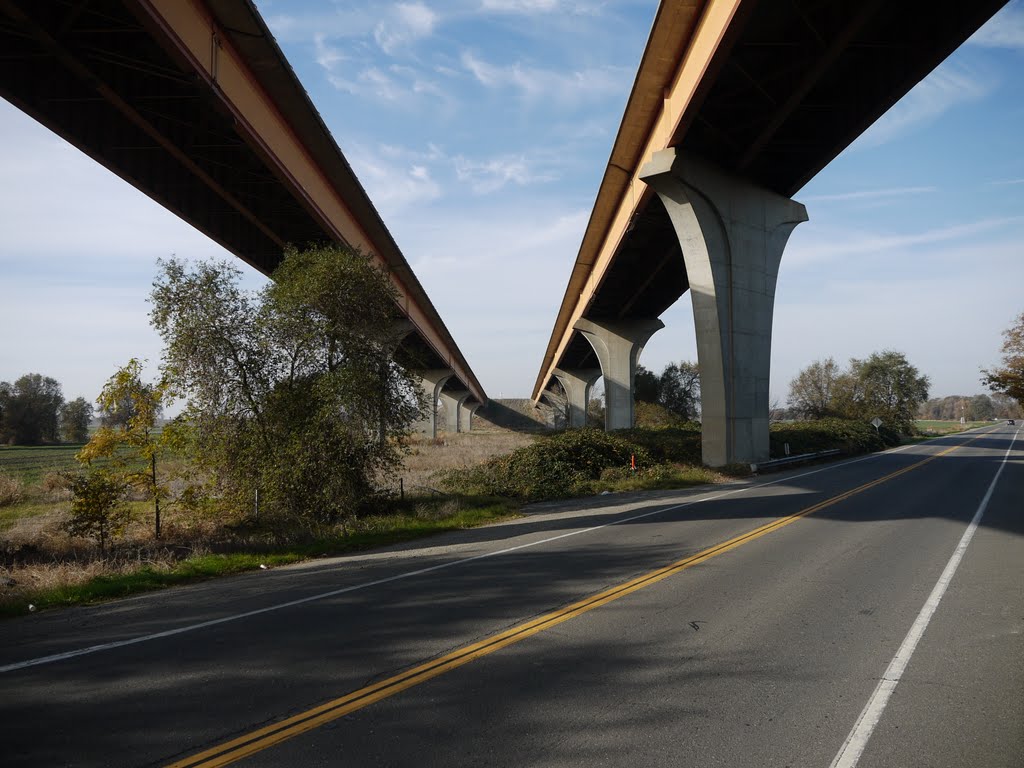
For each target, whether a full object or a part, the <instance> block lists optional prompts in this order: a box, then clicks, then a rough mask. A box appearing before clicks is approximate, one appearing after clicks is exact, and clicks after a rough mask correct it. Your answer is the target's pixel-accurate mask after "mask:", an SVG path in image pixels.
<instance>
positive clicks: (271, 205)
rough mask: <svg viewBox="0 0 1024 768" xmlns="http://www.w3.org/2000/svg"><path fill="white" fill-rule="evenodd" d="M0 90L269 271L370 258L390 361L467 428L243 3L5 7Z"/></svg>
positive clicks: (444, 375)
mask: <svg viewBox="0 0 1024 768" xmlns="http://www.w3.org/2000/svg"><path fill="white" fill-rule="evenodd" d="M0 59H2V61H3V65H2V66H0V95H2V96H3V97H4V98H6V99H7V100H8V101H10V102H12V103H13V104H15V105H16V106H17V107H19V108H20V109H22V110H23V111H24V112H26V113H28V114H29V115H31V116H32V117H34V118H35V119H36V120H38V121H39V122H40V123H42V124H43V125H45V126H47V127H48V128H50V129H51V130H52V131H54V132H55V133H57V134H59V135H60V136H62V137H63V138H64V139H66V140H67V141H69V142H70V143H71V144H73V145H75V146H76V147H78V148H79V149H81V150H82V151H83V152H85V153H86V154H88V155H89V156H91V157H92V158H93V159H95V160H96V161H97V162H99V163H101V164H102V165H104V166H105V167H107V168H108V169H110V170H111V171H113V172H114V173H116V174H117V175H118V176H120V177H121V178H123V179H125V180H126V181H128V182H129V183H131V184H132V185H134V186H135V187H136V188H138V189H139V190H141V191H142V192H144V193H145V194H146V195H148V196H149V197H151V198H153V199H154V200H156V201H157V202H159V203H160V204H161V205H163V206H164V207H166V208H168V209H169V210H171V211H172V212H174V213H175V214H177V215H178V216H180V217H181V218H182V219H184V220H185V221H187V222H188V223H190V224H191V225H193V226H194V227H196V228H197V229H199V230H200V231H202V232H203V233H205V234H206V235H208V236H209V237H210V238H212V239H213V240H214V241H216V242H217V243H219V244H220V245H222V246H223V247H224V248H226V249H227V250H228V251H230V252H231V253H233V254H235V255H236V256H237V257H239V258H241V259H242V260H243V261H245V262H246V263H248V264H249V265H251V266H252V267H254V268H256V269H257V270H259V271H260V272H262V273H263V274H265V275H270V274H271V273H272V272H273V271H274V268H275V267H276V266H277V264H278V263H279V262H280V260H281V258H282V254H283V250H284V248H285V246H286V245H287V244H293V245H296V246H299V247H301V246H303V245H306V244H309V243H322V242H336V243H344V244H347V245H349V246H352V247H355V248H358V249H360V250H362V251H363V252H365V253H369V254H372V256H373V258H374V259H375V261H376V262H377V263H378V264H379V265H380V266H381V267H382V268H383V269H385V270H386V271H387V273H388V274H389V276H390V278H391V281H392V283H393V284H394V286H395V288H396V289H397V292H398V297H399V299H398V303H397V305H396V307H395V327H394V333H395V335H394V338H395V343H396V345H397V347H396V354H395V356H396V359H397V360H398V361H399V362H400V363H402V364H403V365H405V366H406V367H407V368H409V369H411V370H414V371H417V372H419V374H420V376H421V378H422V381H423V387H424V390H425V393H426V395H427V399H428V401H430V402H431V403H432V404H434V405H432V406H431V407H430V408H429V409H428V412H427V413H426V415H425V417H424V419H423V421H422V422H421V424H420V425H419V428H420V429H421V430H422V431H424V432H427V433H428V434H436V429H437V423H436V407H435V406H436V403H437V402H438V399H439V397H440V399H441V401H442V402H443V403H445V406H446V408H447V409H448V424H449V429H454V428H455V427H456V425H457V426H458V428H459V429H460V430H466V429H468V428H469V427H470V424H471V419H472V414H473V412H474V411H475V410H476V408H478V407H479V406H480V405H482V404H484V403H486V402H487V395H486V393H485V392H484V389H483V387H482V386H481V384H480V382H479V381H478V380H477V378H476V376H475V375H474V373H473V371H472V369H471V368H470V366H469V363H468V362H467V361H466V359H465V357H464V356H463V354H462V352H461V351H460V350H459V347H458V345H457V344H456V343H455V340H454V339H453V338H452V335H451V333H450V332H449V331H448V329H447V328H446V327H445V324H444V322H443V321H442V320H441V316H440V315H439V314H438V312H437V310H436V309H435V307H434V305H433V304H432V303H431V301H430V298H429V297H428V296H427V293H426V291H425V290H424V289H423V286H422V285H421V284H420V282H419V280H417V278H416V275H415V274H413V271H412V269H411V267H410V266H409V263H408V261H406V258H405V256H404V255H403V254H402V252H401V250H400V249H399V247H398V245H397V244H396V243H395V241H394V239H393V238H392V236H391V234H390V233H389V232H388V229H387V227H386V226H385V224H384V222H383V221H382V219H381V217H380V215H379V214H378V213H377V210H376V209H375V208H374V206H373V203H372V202H371V201H370V198H369V196H368V195H367V194H366V192H365V190H364V189H363V188H362V186H361V185H360V183H359V181H358V179H357V178H356V175H355V173H353V171H352V168H351V167H350V166H349V164H348V162H347V161H346V159H345V156H344V155H343V154H342V152H341V150H340V149H339V148H338V145H337V144H336V143H335V141H334V139H333V138H332V136H331V134H330V131H329V130H328V129H327V126H326V125H324V123H323V121H322V120H321V118H320V115H319V114H318V113H317V110H316V108H315V107H314V106H313V103H312V102H311V101H310V99H309V97H308V95H307V94H306V92H305V90H304V89H303V87H302V84H301V83H300V82H299V80H298V78H297V77H296V75H295V73H294V72H293V71H292V69H291V67H290V65H289V64H288V62H287V60H286V59H285V57H284V54H283V53H282V52H281V50H280V48H279V47H278V46H277V44H276V42H275V41H274V39H273V37H272V35H271V34H270V32H269V30H268V29H267V26H266V24H265V23H264V21H263V19H262V18H261V17H260V15H259V13H258V12H257V10H256V8H255V6H254V5H253V3H252V2H250V0H84V1H83V2H58V1H56V0H53V1H50V0H48V1H47V2H35V1H34V0H0Z"/></svg>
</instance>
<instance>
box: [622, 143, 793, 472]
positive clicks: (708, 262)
mask: <svg viewBox="0 0 1024 768" xmlns="http://www.w3.org/2000/svg"><path fill="white" fill-rule="evenodd" d="M641 178H642V179H643V180H644V181H645V182H646V183H647V184H648V185H649V186H651V187H652V188H653V189H654V190H655V192H657V193H658V196H659V197H660V198H661V201H662V202H663V203H664V204H665V208H666V210H667V211H668V214H669V217H670V218H671V220H672V224H673V226H674V227H675V231H676V235H677V237H678V238H679V243H680V245H681V247H682V250H683V260H684V261H685V263H686V274H687V278H688V280H689V283H690V290H691V292H692V296H693V324H694V327H695V329H696V333H697V361H698V364H699V366H700V385H701V413H702V421H703V429H702V438H701V439H702V446H701V449H702V453H703V460H704V463H705V464H708V465H709V466H713V467H715V466H721V465H723V464H731V463H734V462H742V463H748V462H757V461H763V460H765V459H767V458H768V377H769V370H770V365H771V344H772V316H773V312H774V307H775V284H776V281H777V279H778V275H779V262H780V261H781V259H782V252H783V250H784V249H785V247H786V242H787V241H788V239H789V236H790V233H792V231H793V229H794V228H795V227H796V225H797V224H799V223H801V222H803V221H807V211H806V209H805V208H804V206H803V205H801V204H800V203H798V202H796V201H795V200H790V199H789V198H786V197H783V196H781V195H779V194H776V193H775V192H772V191H770V190H767V189H763V188H761V187H757V186H755V185H753V184H751V183H750V182H748V181H745V180H743V179H741V178H738V177H734V176H731V175H729V174H727V173H726V172H725V171H722V170H720V169H719V168H717V167H715V166H713V165H711V164H709V163H707V162H706V161H703V160H700V159H699V158H696V157H693V156H689V155H687V154H686V153H683V152H680V151H677V150H676V149H671V148H670V149H665V150H662V151H660V152H656V153H655V154H654V157H653V158H652V159H651V161H650V162H648V163H647V165H645V166H644V168H643V169H642V171H641Z"/></svg>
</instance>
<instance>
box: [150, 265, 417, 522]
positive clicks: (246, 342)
mask: <svg viewBox="0 0 1024 768" xmlns="http://www.w3.org/2000/svg"><path fill="white" fill-rule="evenodd" d="M240 277H241V275H240V273H239V271H238V270H237V269H236V268H235V267H233V266H232V265H230V264H227V263H213V262H207V263H202V264H198V265H196V266H195V267H194V268H193V269H192V270H191V271H189V270H188V269H186V267H185V265H184V264H183V263H182V262H180V261H178V260H174V259H172V260H170V261H167V262H161V273H160V275H158V277H157V280H156V281H155V282H154V286H153V292H152V294H151V301H152V304H153V310H152V313H151V315H150V317H151V320H152V323H153V325H154V327H155V328H156V330H157V331H158V332H159V333H160V335H161V337H162V338H163V341H164V352H163V362H162V370H163V373H164V377H165V381H166V382H167V386H168V387H169V391H170V392H172V393H173V394H174V395H175V396H177V397H181V398H183V399H185V400H186V407H185V411H184V413H183V414H182V417H181V418H182V420H183V421H184V422H185V423H187V424H188V430H189V446H190V449H191V453H192V455H193V457H194V458H195V460H196V461H197V462H198V463H199V465H200V466H201V467H202V468H203V469H205V470H206V471H207V472H209V474H210V475H211V477H212V478H214V479H215V480H216V482H217V483H218V486H219V488H220V489H221V491H222V495H223V498H226V499H228V500H231V499H233V500H234V506H235V508H239V507H241V505H242V504H243V503H244V504H245V506H246V508H248V507H249V506H250V505H251V504H252V501H253V499H254V498H255V495H256V493H257V491H258V492H259V498H260V502H261V509H263V510H265V511H267V512H270V513H276V514H277V515H279V516H280V517H282V518H286V519H288V520H291V521H301V522H303V523H305V524H307V525H311V526H320V525H332V524H334V523H336V522H339V521H344V520H345V519H346V518H347V517H349V516H351V515H352V514H355V512H356V511H357V509H358V508H359V506H360V505H361V504H362V503H363V502H364V501H365V500H366V498H367V496H369V495H370V494H371V493H372V492H373V489H374V485H375V482H376V481H377V479H378V478H380V477H381V476H382V475H385V474H387V473H390V472H393V471H394V469H396V468H397V466H398V464H399V463H400V459H401V452H400V448H399V447H398V445H397V443H396V441H395V440H393V439H384V440H382V439H381V433H382V432H383V434H384V436H385V438H396V437H399V436H402V435H404V434H406V432H407V430H408V427H409V425H410V424H411V423H412V421H413V420H414V419H415V418H416V416H417V415H418V413H419V410H420V408H421V407H422V403H421V395H420V394H419V388H418V386H417V383H416V382H415V381H414V379H413V377H412V376H411V375H410V374H409V373H408V372H407V371H405V370H404V369H402V368H401V367H400V366H398V365H397V364H396V363H395V361H394V359H393V357H392V352H391V350H392V345H391V343H390V333H391V328H392V327H393V323H394V319H395V307H396V301H395V300H396V295H395V292H394V288H393V287H392V284H391V282H390V280H389V279H388V277H387V276H386V275H385V274H384V273H383V272H382V271H381V270H379V269H377V268H376V267H375V266H374V265H373V263H372V262H371V260H370V258H369V257H368V256H365V255H363V254H361V253H359V252H355V251H351V250H347V249H344V248H341V247H336V246H323V247H315V248H310V249H307V250H305V251H298V250H296V249H293V248H289V249H288V250H287V251H286V253H285V258H284V261H283V262H282V264H281V266H280V267H278V269H277V270H276V271H275V272H274V274H273V276H272V277H273V282H271V283H270V284H268V285H267V287H266V288H264V289H263V290H262V291H260V292H258V293H256V294H252V293H249V292H246V291H244V290H242V288H241V287H240V285H239V281H240Z"/></svg>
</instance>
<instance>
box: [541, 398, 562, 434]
mask: <svg viewBox="0 0 1024 768" xmlns="http://www.w3.org/2000/svg"><path fill="white" fill-rule="evenodd" d="M540 399H541V400H543V401H544V402H545V403H547V404H548V406H549V407H550V408H551V425H550V426H551V427H552V428H553V429H565V428H566V427H568V426H569V400H568V398H566V396H565V394H564V391H562V392H556V391H555V390H553V389H545V390H544V391H543V392H541V393H540Z"/></svg>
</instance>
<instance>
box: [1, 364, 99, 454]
mask: <svg viewBox="0 0 1024 768" xmlns="http://www.w3.org/2000/svg"><path fill="white" fill-rule="evenodd" d="M92 418H93V407H92V403H90V402H89V401H88V400H86V399H85V398H84V397H76V398H75V399H74V400H71V401H70V402H65V400H64V393H63V391H62V389H61V385H60V382H58V381H57V380H56V379H54V378H51V377H49V376H43V375H42V374H39V373H26V374H25V375H24V376H21V377H20V378H18V379H16V380H15V381H14V382H13V383H11V382H7V381H0V444H5V445H42V444H46V443H50V444H52V443H60V442H65V443H84V442H85V441H86V440H88V439H89V424H90V423H91V422H92Z"/></svg>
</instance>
